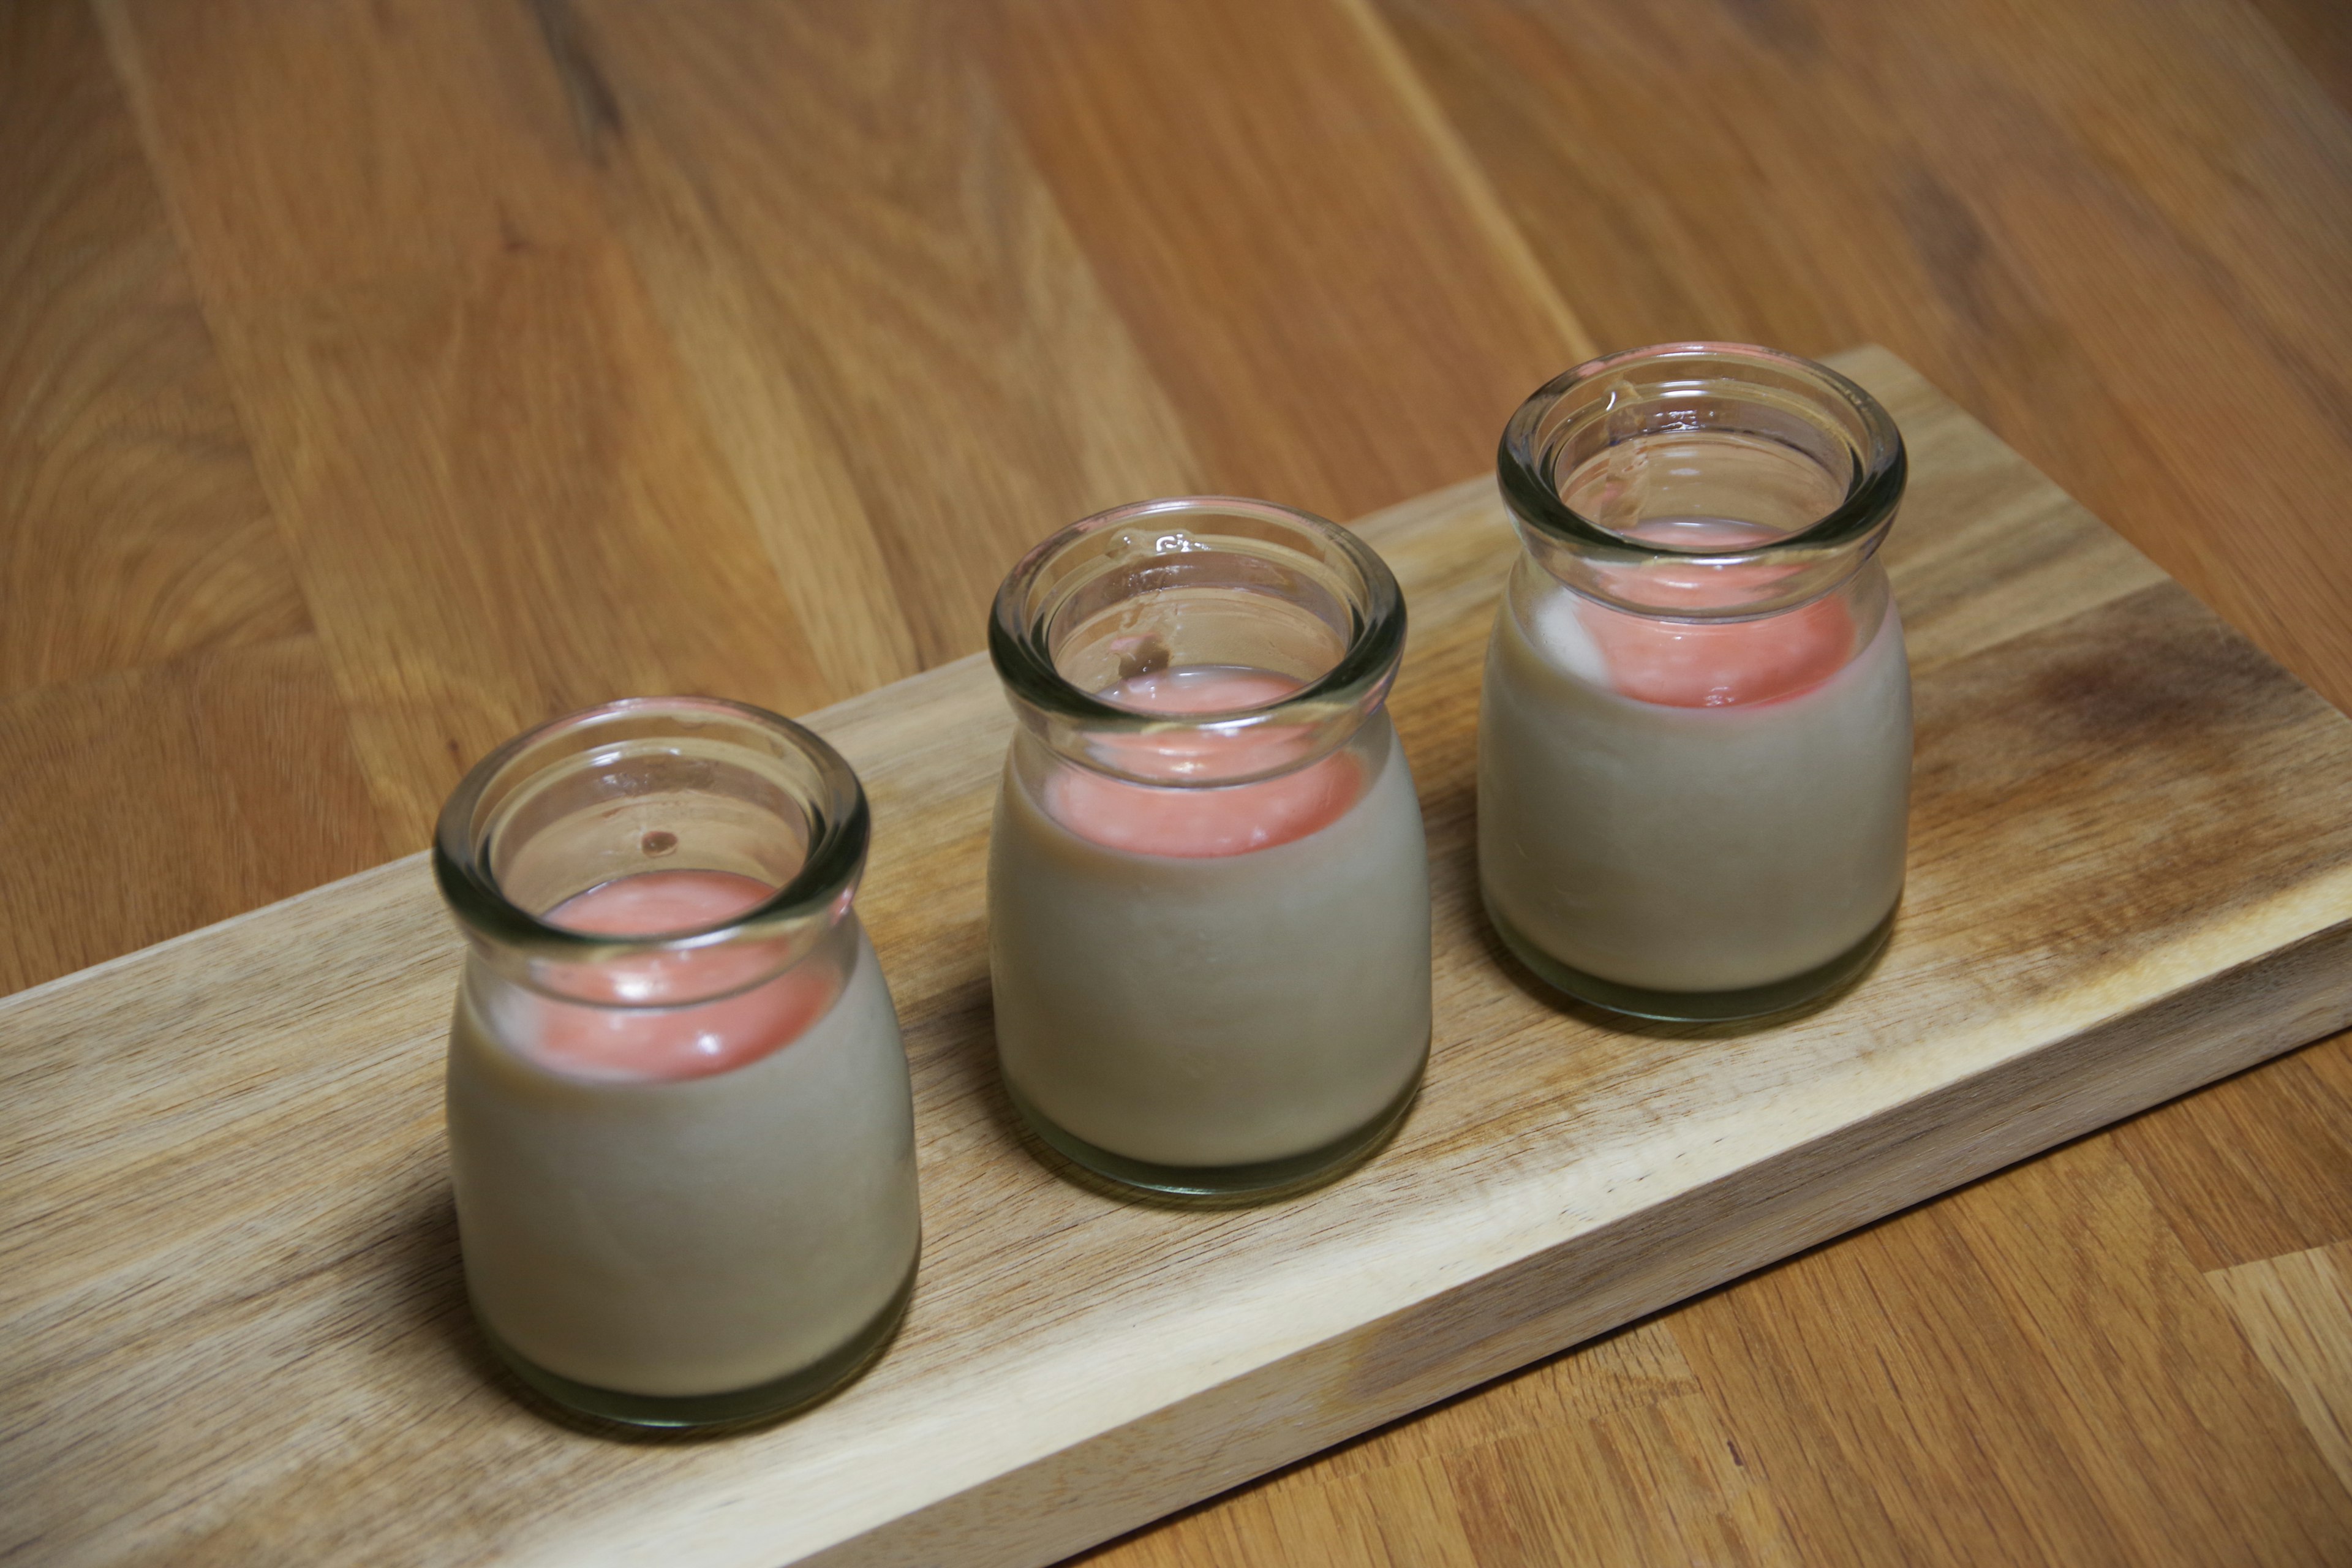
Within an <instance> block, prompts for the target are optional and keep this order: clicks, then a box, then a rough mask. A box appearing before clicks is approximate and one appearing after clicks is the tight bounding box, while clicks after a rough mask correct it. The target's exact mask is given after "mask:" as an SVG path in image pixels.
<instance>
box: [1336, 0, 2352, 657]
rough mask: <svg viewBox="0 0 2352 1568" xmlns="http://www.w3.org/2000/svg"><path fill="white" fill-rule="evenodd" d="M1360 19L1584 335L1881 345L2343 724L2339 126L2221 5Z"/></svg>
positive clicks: (1503, 11) (1949, 4)
mask: <svg viewBox="0 0 2352 1568" xmlns="http://www.w3.org/2000/svg"><path fill="white" fill-rule="evenodd" d="M1381 9H1382V12H1383V14H1384V15H1385V16H1387V17H1388V18H1389V19H1390V20H1391V23H1392V25H1393V26H1394V27H1395V29H1396V32H1397V35H1398V37H1400V39H1401V40H1402V47H1404V48H1405V50H1406V52H1407V53H1408V55H1409V56H1410V57H1411V58H1412V60H1413V61H1414V62H1415V64H1416V65H1417V66H1418V67H1419V68H1421V69H1422V70H1423V74H1424V75H1425V77H1426V79H1427V80H1428V81H1429V83H1430V87H1431V89H1432V91H1433V93H1434V94H1435V95H1436V96H1437V98H1438V100H1439V101H1440V102H1441V103H1443V105H1444V110H1445V112H1446V114H1447V116H1448V118H1449V119H1451V120H1452V121H1453V122H1454V124H1455V125H1457V126H1459V127H1460V130H1461V134H1462V136H1463V137H1464V139H1465V141H1466V142H1468V144H1469V145H1470V147H1471V149H1472V151H1473V153H1474V155H1475V158H1476V160H1477V162H1478V163H1479V164H1480V165H1481V167H1482V168H1484V169H1485V170H1486V174H1487V177H1488V178H1489V180H1491V182H1492V183H1493V184H1494V186H1495V188H1496V190H1497V191H1498V192H1500V193H1501V195H1502V197H1503V200H1504V201H1505V203H1506V204H1507V206H1508V207H1509V208H1510V210H1511V212H1512V213H1513V215H1514V216H1515V217H1517V220H1518V221H1519V222H1520V223H1521V224H1522V225H1523V226H1525V228H1526V229H1527V232H1528V237H1529V240H1530V241H1531V243H1532V244H1533V246H1534V247H1535V250H1536V253H1537V254H1538V256H1540V257H1541V258H1543V260H1544V262H1545V264H1546V265H1547V267H1548V268H1549V269H1550V270H1551V272H1552V275H1553V277H1554V278H1555V279H1556V280H1557V283H1558V287H1559V292H1560V293H1561V295H1562V296H1563V297H1564V298H1565V299H1566V300H1568V302H1569V304H1570V308H1572V309H1573V310H1576V311H1577V312H1578V313H1579V315H1580V316H1581V317H1582V318H1583V319H1584V321H1586V322H1587V323H1588V325H1590V326H1591V327H1592V328H1593V330H1594V331H1598V332H1600V333H1601V335H1602V336H1603V337H1604V338H1605V339H1606V340H1607V341H1609V342H1612V343H1628V344H1630V343H1639V342H1661V341H1665V340H1670V339H1674V338H1680V337H1690V336H1718V337H1720V336H1729V337H1734V338H1739V339H1743V340H1748V341H1753V342H1773V343H1781V344H1785V345H1787V346H1790V347H1791V348H1795V349H1797V350H1799V351H1800V352H1805V353H1820V352H1822V351H1826V350H1829V349H1832V348H1835V347H1837V346H1839V345H1840V344H1842V343H1846V342H1854V341H1856V340H1863V339H1867V340H1872V341H1875V342H1884V343H1885V344H1887V345H1888V346H1889V347H1891V348H1892V349H1894V350H1895V352H1896V353H1900V354H1902V355H1903V356H1904V357H1905V358H1906V360H1908V361H1909V362H1911V363H1914V364H1916V365H1918V366H1919V367H1920V369H1921V370H1922V371H1923V372H1924V373H1925V374H1927V376H1928V377H1929V378H1930V379H1931V380H1933V381H1935V382H1936V383H1937V384H1939V385H1942V386H1945V387H1947V388H1948V389H1950V390H1951V391H1952V392H1953V393H1954V394H1955V395H1958V398H1959V399H1960V401H1961V402H1963V403H1965V404H1967V405H1969V407H1970V408H1972V409H1974V410H1976V411H1978V412H1979V413H1980V414H1982V415H1984V416H1986V417H1987V418H1988V419H1989V421H1990V423H1991V425H1992V426H1993V427H1994V428H1995V430H1997V431H1998V432H1999V433H2000V436H2001V437H2002V438H2003V439H2004V440H2006V441H2007V442H2008V443H2009V444H2010V445H2011V446H2012V447H2016V448H2017V449H2018V450H2019V451H2020V452H2021V453H2023V454H2024V455H2025V456H2026V457H2027V458H2029V459H2030V460H2032V462H2034V463H2035V464H2036V465H2037V466H2039V467H2041V468H2043V469H2044V470H2045V471H2047V472H2049V473H2050V474H2052V475H2053V477H2054V478H2055V479H2057V480H2058V482H2059V483H2060V484H2061V485H2062V486H2063V487H2064V488H2065V489H2068V490H2069V491H2071V492H2072V493H2074V494H2075V495H2077V496H2079V497H2081V498H2082V499H2083V500H2084V501H2085V502H2086V503H2088V504H2089V505H2090V506H2091V507H2092V508H2093V509H2094V510H2097V511H2098V512H2099V513H2100V514H2101V515H2102V516H2105V517H2109V518H2114V519H2116V520H2118V522H2119V525H2120V526H2121V527H2122V529H2123V531H2124V532H2125V534H2126V537H2128V538H2130V539H2131V540H2132V541H2133V542H2135V543H2137V544H2138V545H2140V546H2141V547H2142V548H2143V549H2145V550H2146V551H2147V552H2148V554H2149V555H2151V556H2152V557H2154V558H2155V559H2156V560H2157V562H2158V563H2159V564H2161V565H2163V566H2164V567H2165V568H2166V569H2167V570H2168V571H2169V572H2171V573H2172V574H2174V575H2175V576H2177V577H2179V579H2180V580H2181V581H2182V582H2183V583H2185V584H2188V585H2189V587H2190V588H2192V589H2194V590H2195V591H2196V592H2197V593H2198V594H2199V595H2200V596H2201V597H2203V598H2205V599H2206V600H2207V602H2209V603H2210V604H2212V605H2215V606H2216V607H2217V608H2219V609H2221V611H2222V612H2223V613H2224V614H2226V615H2228V616H2230V617H2231V620H2232V621H2233V622H2234V623H2235V624H2237V625H2239V626H2242V627H2244V628H2246V629H2247V630H2248V631H2249V632H2250V633H2251V634H2252V635H2253V636H2254V637H2255V638H2256V639H2257V640H2258V641H2260V642H2261V643H2263V646H2265V647H2268V648H2270V649H2271V651H2272V652H2273V653H2274V654H2276V655H2277V656H2278V657H2279V658H2282V659H2283V660H2284V662H2286V663H2287V664H2288V665H2289V666H2290V667H2292V668H2294V669H2295V670H2296V671H2297V672H2298V673H2300V674H2302V675H2303V676H2304V677H2305V679H2309V680H2310V681H2312V682H2313V683H2314V684H2315V685H2316V686H2317V687H2318V688H2319V689H2321V690H2322V691H2324V692H2326V694H2328V695H2329V696H2330V697H2331V698H2333V699H2334V700H2336V702H2337V703H2339V704H2352V620H2347V618H2346V617H2345V616H2343V615H2342V614H2341V613H2340V606H2341V605H2344V604H2345V603H2346V602H2347V600H2352V555H2347V552H2344V551H2342V550H2340V549H2337V548H2334V547H2332V546H2331V545H2330V544H2329V542H2327V540H2326V536H2325V535H2324V533H2323V532H2322V531H2316V530H2314V529H2312V528H2311V527H2310V526H2309V524H2308V521H2307V520H2308V519H2310V518H2312V517H2315V516H2322V515H2328V514H2330V513H2332V512H2333V511H2335V510H2337V509H2338V501H2337V499H2336V498H2337V494H2338V491H2339V489H2340V484H2341V476H2342V475H2343V474H2344V473H2345V472H2347V469H2352V424H2347V421H2346V419H2345V411H2346V410H2347V408H2352V380H2347V369H2346V367H2347V365H2352V312H2345V311H2341V310H2332V309H2328V308H2326V307H2322V306H2319V305H2318V304H2317V301H2319V300H2326V299H2332V298H2341V296H2342V291H2343V279H2345V278H2346V277H2347V275H2352V203H2347V202H2346V201H2345V200H2344V199H2343V196H2342V192H2343V191H2344V190H2345V188H2346V185H2347V181H2352V119H2347V116H2346V114H2345V112H2344V110H2343V109H2342V108H2341V107H2340V106H2339V105H2338V104H2337V103H2336V102H2334V101H2331V100H2330V99H2329V98H2328V96H2327V94H2326V91H2325V90H2323V89H2321V88H2320V86H2319V85H2318V84H2317V83H2316V82H2315V81H2314V80H2313V79H2312V78H2311V77H2310V76H2309V75H2307V74H2306V73H2305V71H2304V70H2303V69H2302V68H2300V67H2299V66H2298V64H2297V63H2296V60H2295V58H2294V56H2293V55H2292V54H2291V53H2290V52H2289V50H2288V48H2287V47H2286V46H2285V45H2284V44H2283V43H2282V42H2281V41H2280V39H2279V38H2278V37H2276V36H2275V35H2273V33H2272V32H2270V30H2269V29H2267V28H2265V27H2263V26H2259V25H2252V26H2249V25H2248V23H2249V21H2250V20H2251V18H2250V17H2249V16H2248V13H2247V12H2246V11H2245V10H2244V9H2243V8H2242V7H2241V6H2239V5H2234V4H2225V3H2220V0H2212V3H2199V4H2190V5H2170V6H2148V5H2139V4H2136V3H2134V0H2074V3H2070V4H2067V5H2028V4H2006V3H1998V4H1995V3H1974V0H1933V3H1930V4H1925V5H1891V6H1889V5H1879V6H1874V5H1845V4H1839V3H1837V0H1789V3H1787V4H1775V5H1763V6H1757V5H1722V6H1694V7H1657V6H1636V5H1619V4H1613V3H1612V0H1547V3H1546V4H1543V5H1515V4H1509V3H1507V0H1381ZM2317 26H2318V27H2319V29H2320V30H2322V31H2325V32H2326V33H2327V34H2329V35H2330V36H2333V37H2339V38H2340V37H2341V33H2342V28H2341V26H2340V23H2337V24H2317ZM2290 451H2291V452H2294V453H2296V454H2299V455H2300V457H2299V460H2296V461H2289V462H2283V461H2281V460H2280V459H2281V454H2282V453H2284V452H2290ZM2224 516H2226V517H2228V518H2229V519H2230V520H2231V524H2230V526H2229V527H2227V528H2226V529H2220V528H2215V527H2213V526H2211V521H2210V520H2212V519H2214V518H2217V517H2224Z"/></svg>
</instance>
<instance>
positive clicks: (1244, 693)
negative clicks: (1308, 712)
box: [1045, 667, 1363, 858]
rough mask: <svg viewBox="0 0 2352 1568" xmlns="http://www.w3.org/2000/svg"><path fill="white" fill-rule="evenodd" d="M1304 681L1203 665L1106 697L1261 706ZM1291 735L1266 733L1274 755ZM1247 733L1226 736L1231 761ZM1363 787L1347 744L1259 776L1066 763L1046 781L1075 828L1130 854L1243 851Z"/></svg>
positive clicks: (1150, 744)
mask: <svg viewBox="0 0 2352 1568" xmlns="http://www.w3.org/2000/svg"><path fill="white" fill-rule="evenodd" d="M1300 684H1301V683H1300V682H1298V681H1297V680H1294V679H1291V678H1290V677H1288V676H1285V675H1276V674H1274V673H1272V672H1270V671H1267V670H1262V669H1243V668H1227V667H1207V668H1191V669H1170V670H1160V671H1158V672H1156V673H1153V674H1150V675H1139V676H1135V677H1133V678H1131V679H1127V680H1123V681H1121V682H1119V683H1118V685H1117V686H1114V687H1112V688H1111V689H1109V690H1108V691H1105V692H1103V693H1102V694H1101V695H1102V698H1103V700H1105V701H1107V702H1112V703H1116V704H1117V705H1118V706H1119V707H1122V708H1134V709H1140V710H1144V711H1146V712H1152V713H1223V712H1233V711H1238V710H1246V709H1251V708H1262V707H1264V706H1265V705H1266V704H1267V703H1270V702H1275V701H1278V700H1281V699H1282V698H1284V697H1286V696H1288V695H1289V694H1290V693H1291V692H1293V691H1296V690H1297V689H1298V688H1299V686H1300ZM1292 739H1293V738H1292V737H1291V736H1289V735H1287V734H1286V735H1282V736H1276V737H1270V738H1269V740H1268V752H1269V755H1268V761H1269V762H1270V763H1271V762H1276V761H1278V759H1279V755H1280V753H1279V751H1278V750H1276V748H1277V747H1279V746H1281V745H1284V744H1287V743H1289V742H1291V740H1292ZM1136 741H1137V745H1138V747H1139V749H1143V750H1147V751H1148V750H1150V749H1152V748H1154V747H1161V748H1174V747H1180V746H1183V745H1185V744H1187V743H1188V742H1186V741H1184V740H1180V739H1178V738H1175V737H1168V738H1164V739H1163V738H1162V737H1158V736H1151V735H1144V736H1139V737H1137V738H1136ZM1249 744H1250V741H1249V740H1248V739H1247V738H1246V737H1244V738H1242V739H1240V740H1238V741H1234V742H1226V745H1227V748H1228V749H1227V750H1226V751H1225V752H1224V753H1223V757H1224V760H1225V762H1226V763H1227V764H1228V765H1230V764H1231V763H1233V762H1234V750H1233V748H1234V747H1247V746H1248V745H1249ZM1362 790H1363V770H1362V769H1361V768H1360V766H1358V764H1357V763H1356V761H1355V759H1354V758H1353V757H1351V756H1349V754H1348V753H1347V752H1333V753H1332V754H1331V755H1329V756H1328V757H1324V758H1321V759H1320V760H1318V761H1317V762H1314V763H1309V764H1307V766H1306V767H1303V768H1299V769H1297V770H1295V771H1294V772H1291V773H1281V774H1278V775H1276V777H1273V778H1270V779H1263V780H1260V781H1259V782H1257V783H1255V784H1225V785H1213V786H1206V787H1192V788H1183V787H1178V786H1173V785H1168V786H1162V785H1154V784H1131V783H1129V782H1128V781H1126V780H1124V779H1115V778H1111V777H1108V775H1106V774H1103V773H1095V772H1092V771H1090V770H1088V769H1086V768H1081V767H1076V766H1069V765H1065V766H1061V767H1058V768H1056V769H1055V771H1054V773H1052V774H1051V775H1050V776H1049V777H1048V778H1047V779H1046V781H1045V809H1046V810H1047V811H1048V812H1050V813H1051V814H1052V815H1053V817H1054V819H1055V821H1056V822H1059V823H1060V824H1061V825H1062V826H1065V827H1066V828H1068V829H1069V830H1070V831H1071V832H1073V833H1076V834H1077V835H1078V836H1079V837H1084V838H1088V839H1091V840H1093V841H1094V842H1095V843H1097V844H1100V845H1102V846H1103V847H1106V848H1110V849H1122V850H1125V851H1127V852H1128V853H1129V854H1133V855H1166V856H1176V857H1184V858H1205V857H1210V856H1218V855H1241V854H1246V853H1247V852H1249V851H1250V850H1253V849H1265V848H1269V847H1273V846H1274V845H1276V844H1287V843H1289V842H1291V841H1292V840H1293V839H1297V838H1304V837H1307V835H1308V834H1310V833H1313V832H1315V831H1316V830H1317V829H1318V828H1321V827H1324V826H1328V825H1329V824H1330V823H1332V822H1335V821H1337V820H1338V819H1339V817H1340V816H1343V815H1345V813H1346V812H1347V810H1348V808H1349V806H1350V805H1354V804H1355V801H1356V797H1357V796H1358V795H1360V794H1361V793H1362Z"/></svg>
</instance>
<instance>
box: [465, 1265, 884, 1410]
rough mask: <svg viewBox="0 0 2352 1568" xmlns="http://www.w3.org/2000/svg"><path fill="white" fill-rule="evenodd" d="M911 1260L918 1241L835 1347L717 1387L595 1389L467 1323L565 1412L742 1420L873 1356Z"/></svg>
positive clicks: (835, 1387)
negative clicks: (792, 1365) (871, 1310)
mask: <svg viewBox="0 0 2352 1568" xmlns="http://www.w3.org/2000/svg"><path fill="white" fill-rule="evenodd" d="M919 1264H920V1250H919V1249H918V1253H917V1263H916V1264H915V1265H912V1266H909V1267H908V1269H907V1278H906V1279H903V1280H901V1281H900V1282H899V1285H898V1289H897V1290H896V1291H894V1292H892V1294H891V1297H890V1300H889V1301H888V1302H887V1303H886V1304H885V1305H884V1307H883V1308H882V1310H880V1311H879V1312H877V1313H876V1314H875V1315H874V1316H873V1317H872V1318H870V1319H868V1320H867V1321H866V1325H865V1327H863V1328H861V1329H859V1330H858V1331H857V1332H856V1333H855V1334H853V1335H851V1336H850V1338H849V1339H847V1340H846V1341H845V1342H843V1343H842V1344H841V1345H840V1346H839V1347H838V1348H836V1349H835V1350H832V1351H829V1352H826V1353H825V1354H824V1355H823V1356H820V1357H819V1358H817V1359H816V1360H815V1361H814V1362H812V1363H809V1364H808V1365H806V1366H804V1367H801V1368H799V1369H797V1370H796V1371H793V1372H788V1373H785V1374H784V1375H783V1376H782V1377H779V1378H772V1379H771V1380H770V1381H768V1382H766V1383H761V1384H753V1385H752V1386H751V1387H750V1388H737V1389H729V1390H726V1391H724V1392H721V1393H719V1394H626V1393H624V1392H622V1391H621V1390H619V1389H613V1388H598V1387H596V1386H594V1385H593V1384H585V1383H580V1382H576V1381H574V1380H573V1379H572V1378H568V1377H565V1376H563V1375H562V1373H553V1372H550V1371H548V1370H547V1369H546V1368H545V1367H543V1366H541V1365H539V1364H538V1363H536V1362H533V1361H532V1360H530V1357H528V1356H526V1355H524V1354H522V1352H520V1351H518V1350H516V1349H515V1348H514V1347H513V1346H512V1345H510V1344H509V1343H507V1342H506V1341H505V1340H503V1339H501V1338H499V1334H498V1331H496V1330H494V1329H492V1328H491V1327H490V1326H489V1324H488V1323H486V1322H484V1321H482V1318H481V1314H479V1313H476V1314H475V1316H474V1322H475V1325H476V1326H477V1327H478V1328H479V1329H480V1330H481V1331H482V1337H483V1338H484V1339H485V1340H487V1341H488V1342H489V1346H490V1349H491V1351H492V1352H495V1353H496V1354H497V1356H498V1358H499V1362H500V1363H502V1364H503V1365H504V1366H505V1367H506V1369H507V1370H508V1371H509V1372H511V1373H514V1374H515V1376H516V1377H518V1378H520V1379H521V1380H522V1382H523V1384H525V1385H526V1386H527V1387H529V1388H530V1391H531V1392H532V1393H534V1394H538V1395H539V1396H540V1397H541V1398H542V1399H546V1400H549V1401H551V1402H552V1403H554V1404H555V1405H560V1406H562V1410H563V1412H564V1413H565V1414H566V1415H575V1416H577V1415H585V1416H590V1417H593V1419H594V1420H596V1421H599V1422H612V1423H616V1424H618V1425H620V1426H635V1427H644V1428H650V1429H654V1430H661V1431H679V1430H685V1429H690V1428H696V1427H724V1426H751V1425H754V1424H757V1423H761V1422H766V1421H774V1420H777V1419H780V1418H781V1417H782V1416H785V1415H793V1414H794V1413H795V1412H797V1411H800V1410H803V1409H805V1408H807V1407H808V1406H809V1405H814V1404H816V1403H817V1402H818V1401H820V1400H822V1399H824V1398H826V1397H828V1396H829V1395H832V1394H836V1393H838V1392H840V1391H841V1390H842V1389H843V1388H845V1387H846V1386H848V1384H850V1383H851V1382H853V1381H854V1380H855V1379H856V1377H857V1376H858V1375H859V1374H860V1373H864V1372H865V1371H866V1369H867V1368H868V1367H870V1366H872V1365H873V1364H874V1363H876V1362H877V1361H878V1360H880V1359H881V1356H882V1352H883V1351H884V1350H886V1349H887V1348H888V1346H889V1343H890V1341H891V1338H892V1337H893V1336H894V1335H895V1334H897V1332H898V1324H899V1322H900V1321H901V1320H902V1319H904V1318H905V1317H906V1315H907V1303H908V1301H909V1300H913V1298H914V1294H915V1275H916V1272H917V1268H919Z"/></svg>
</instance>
